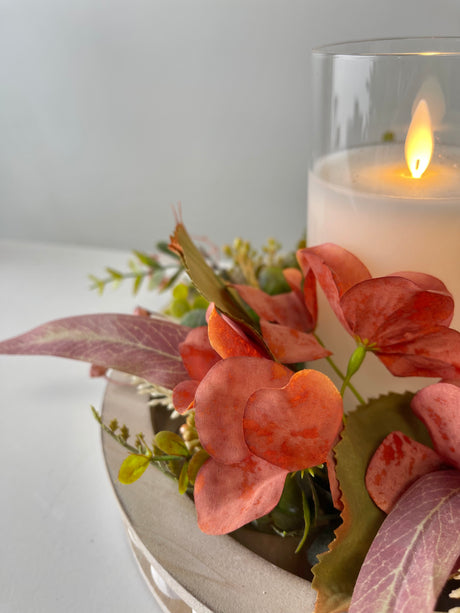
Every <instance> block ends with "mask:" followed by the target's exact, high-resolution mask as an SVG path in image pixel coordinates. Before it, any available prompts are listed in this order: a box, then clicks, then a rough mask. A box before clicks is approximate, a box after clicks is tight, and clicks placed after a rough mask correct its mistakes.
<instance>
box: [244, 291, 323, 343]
mask: <svg viewBox="0 0 460 613" xmlns="http://www.w3.org/2000/svg"><path fill="white" fill-rule="evenodd" d="M233 287H234V288H235V289H236V291H237V292H238V294H239V295H240V296H241V298H242V299H243V300H244V301H245V302H246V303H247V304H248V305H249V306H250V307H251V309H253V310H254V311H255V312H256V313H257V315H259V317H261V318H262V319H265V320H267V321H272V322H275V323H278V324H283V325H285V326H289V327H290V328H295V329H296V330H302V331H303V332H310V330H312V329H313V328H314V325H315V322H314V321H313V318H312V316H311V315H310V313H309V312H308V310H307V308H306V306H305V303H304V300H303V297H302V295H301V294H300V293H299V292H297V291H293V292H286V293H285V294H277V295H276V296H269V295H268V294H266V293H265V292H263V291H262V290H260V289H257V288H255V287H250V286H249V285H234V286H233Z"/></svg>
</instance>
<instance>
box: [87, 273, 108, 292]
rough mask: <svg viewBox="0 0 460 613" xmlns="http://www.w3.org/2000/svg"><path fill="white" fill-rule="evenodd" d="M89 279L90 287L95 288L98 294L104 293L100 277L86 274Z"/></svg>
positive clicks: (103, 285)
mask: <svg viewBox="0 0 460 613" xmlns="http://www.w3.org/2000/svg"><path fill="white" fill-rule="evenodd" d="M88 277H89V279H90V280H91V281H92V283H93V284H92V285H91V289H97V291H98V293H99V294H103V293H104V287H105V283H104V281H102V279H98V278H97V277H95V276H94V275H88Z"/></svg>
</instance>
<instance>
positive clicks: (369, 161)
mask: <svg viewBox="0 0 460 613" xmlns="http://www.w3.org/2000/svg"><path fill="white" fill-rule="evenodd" d="M307 242H308V244H309V245H311V246H313V245H318V244H321V243H324V242H332V243H337V244H338V245H340V246H341V247H344V248H345V249H348V250H349V251H351V252H352V253H354V254H355V255H356V256H357V257H358V258H360V259H361V260H362V261H363V262H364V264H365V265H366V266H367V267H368V268H369V270H370V272H371V274H372V275H373V276H382V275H387V274H390V273H392V272H397V271H404V270H414V271H418V272H425V273H429V274H432V275H434V276H436V277H438V278H440V279H441V280H442V281H443V282H444V283H445V284H446V286H447V288H448V289H449V291H450V292H451V293H452V294H453V296H454V299H455V301H456V305H457V306H456V311H455V317H454V321H453V323H452V327H454V328H457V329H459V328H460V149H459V148H455V147H448V146H444V147H440V146H438V147H436V146H435V149H434V154H433V158H432V160H431V164H430V166H429V167H428V169H427V170H426V172H425V173H424V174H423V175H422V176H421V177H420V178H414V177H412V175H411V174H410V172H409V170H408V167H407V164H406V162H405V159H404V145H403V144H401V143H400V144H395V143H383V144H379V145H371V146H365V147H360V148H356V149H350V150H346V151H340V152H338V153H333V154H330V155H329V156H325V157H323V158H321V159H319V160H318V161H317V163H316V164H315V167H314V168H313V170H312V172H311V173H310V175H309V195H308V215H307ZM318 335H319V336H320V338H322V340H324V342H325V343H326V346H328V348H330V349H331V350H332V351H333V352H334V355H335V359H336V361H337V363H338V365H339V367H340V368H342V369H345V368H346V363H347V361H348V358H349V356H350V354H351V352H352V351H353V349H354V347H355V344H354V342H353V340H352V339H350V338H349V337H348V335H346V333H344V332H343V331H342V329H341V327H340V325H338V324H337V323H336V322H335V316H334V315H333V314H332V311H330V309H329V308H328V305H325V304H324V301H323V300H321V304H320V319H319V325H318ZM366 363H367V364H366ZM366 363H365V367H364V370H363V372H362V373H361V374H358V377H357V379H356V384H357V387H359V391H361V392H362V393H363V394H365V395H367V396H369V395H371V396H376V395H379V394H380V393H385V392H387V391H389V390H390V389H392V390H395V391H396V390H398V391H402V390H404V389H417V388H418V387H420V385H421V384H424V383H427V382H433V380H429V381H427V380H421V379H417V380H414V379H407V378H404V379H399V380H398V379H396V378H394V377H391V376H389V375H386V374H385V370H386V369H385V368H384V367H383V366H381V365H380V364H379V363H378V361H377V360H376V359H375V357H373V356H372V357H369V356H368V357H367V358H366Z"/></svg>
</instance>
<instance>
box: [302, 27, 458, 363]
mask: <svg viewBox="0 0 460 613" xmlns="http://www.w3.org/2000/svg"><path fill="white" fill-rule="evenodd" d="M312 68H313V72H312V74H313V83H312V90H311V91H312V97H313V100H312V102H313V106H312V117H311V120H312V130H311V134H312V137H311V138H312V142H311V150H312V161H311V166H310V172H309V188H308V205H307V242H308V244H309V245H316V244H321V243H325V242H333V243H337V244H339V245H341V246H342V247H344V248H346V249H348V250H349V251H351V252H352V253H354V254H355V255H357V256H358V257H359V258H360V259H361V260H362V261H363V262H364V263H365V264H366V265H367V267H368V268H369V270H370V272H371V274H372V275H373V276H381V275H387V274H390V273H392V272H397V271H402V270H414V271H418V272H425V273H429V274H432V275H434V276H436V277H438V278H440V279H441V280H442V281H444V283H445V284H446V286H447V287H448V289H449V290H450V291H451V292H452V294H453V295H454V298H455V299H456V302H457V304H458V308H457V309H456V315H455V317H454V321H453V327H454V328H457V329H458V328H460V38H411V39H388V40H373V41H360V42H351V43H343V44H337V45H331V46H328V47H323V48H320V49H317V50H314V51H313V67H312ZM421 135H424V136H423V138H422V136H421ZM430 139H431V153H430V152H429V149H430V143H429V141H430ZM427 160H428V162H427ZM426 162H427V163H426ZM425 164H426V166H425ZM419 173H420V174H419ZM319 325H320V329H319V332H320V333H321V334H322V335H323V336H324V337H325V340H326V341H327V337H328V335H333V334H334V333H335V332H330V330H332V328H331V326H332V322H331V321H330V320H323V322H321V319H320V322H319ZM351 348H352V346H351V345H347V349H346V351H345V349H343V351H342V350H341V351H339V354H340V353H341V352H342V353H344V357H343V361H345V353H348V351H349V350H350V349H351ZM340 366H341V367H344V363H343V362H342V363H340Z"/></svg>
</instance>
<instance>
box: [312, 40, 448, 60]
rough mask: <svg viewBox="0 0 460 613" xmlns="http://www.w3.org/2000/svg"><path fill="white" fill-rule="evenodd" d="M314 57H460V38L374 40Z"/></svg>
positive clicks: (316, 51) (322, 49) (324, 49)
mask: <svg viewBox="0 0 460 613" xmlns="http://www.w3.org/2000/svg"><path fill="white" fill-rule="evenodd" d="M312 54H313V56H330V57H333V56H343V57H347V56H350V57H374V56H389V57H391V56H394V57H397V56H414V57H423V56H427V57H429V56H460V37H459V36H414V37H394V38H372V39H368V40H365V39H363V40H353V41H344V42H339V43H333V44H327V45H321V46H319V47H314V48H313V49H312Z"/></svg>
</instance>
